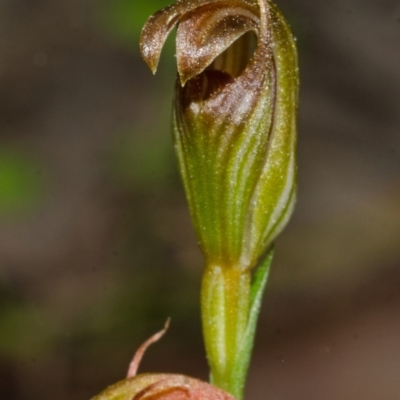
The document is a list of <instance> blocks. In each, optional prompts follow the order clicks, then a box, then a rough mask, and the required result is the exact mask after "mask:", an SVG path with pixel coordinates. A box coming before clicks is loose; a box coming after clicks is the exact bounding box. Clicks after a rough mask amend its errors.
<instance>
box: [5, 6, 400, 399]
mask: <svg viewBox="0 0 400 400" xmlns="http://www.w3.org/2000/svg"><path fill="white" fill-rule="evenodd" d="M168 3H169V1H168V0H68V1H54V0H36V1H31V0H0V135H1V136H0V138H1V143H0V399H1V400H27V399H40V400H50V399H54V398H56V399H57V400H64V399H65V400H66V399H75V400H86V399H89V398H90V397H91V396H93V395H95V394H97V393H98V392H99V391H101V390H102V389H104V388H105V387H106V386H107V385H109V384H111V383H113V382H115V381H117V380H120V379H122V378H123V377H124V375H125V373H126V369H127V365H128V363H129V361H130V358H131V356H132V355H133V353H134V351H135V349H136V348H137V347H138V345H139V344H140V343H141V342H142V341H143V340H144V339H146V338H147V337H148V336H149V335H151V334H152V333H154V332H155V331H157V330H159V329H160V328H161V326H162V325H163V324H164V321H165V319H166V318H167V317H168V316H171V317H172V326H171V328H170V330H169V332H168V334H167V335H166V337H165V338H164V339H163V340H162V341H161V342H159V343H158V344H156V345H154V346H153V347H152V348H151V349H150V350H149V351H148V353H147V354H146V357H145V359H144V361H143V363H142V366H141V371H152V372H156V371H165V372H167V371H168V372H178V373H184V374H189V375H194V376H198V377H200V378H203V379H206V378H207V366H206V362H205V358H204V351H203V347H202V346H203V345H202V338H201V333H200V320H199V305H198V297H199V285H200V277H201V273H202V258H201V255H200V253H199V250H198V248H197V246H196V241H195V237H194V234H193V231H192V227H191V225H190V220H189V216H188V211H187V207H186V204H185V199H184V195H183V190H182V187H181V183H180V181H179V176H178V172H177V169H176V166H175V160H174V154H173V149H172V144H171V135H170V110H171V96H172V88H173V84H174V79H175V73H176V72H175V59H174V56H173V54H174V41H173V38H171V39H172V40H169V42H168V45H167V49H166V51H164V54H163V58H162V62H161V66H160V68H159V72H158V74H157V75H156V76H155V77H153V76H152V75H151V73H150V71H149V70H148V69H147V67H146V66H145V64H144V63H143V62H142V60H141V58H140V55H139V53H138V37H139V33H140V29H141V26H142V25H143V23H144V21H145V20H146V18H147V17H148V16H149V15H150V14H152V13H153V12H155V11H156V10H158V9H159V8H161V7H163V6H166V5H167V4H168ZM278 4H279V6H280V7H281V8H282V9H283V10H284V12H285V14H286V16H287V18H288V19H289V20H290V22H291V24H292V26H293V29H294V31H295V34H296V36H297V39H298V45H299V51H300V64H301V82H302V85H301V99H300V115H299V148H298V157H299V200H298V204H297V208H296V212H295V215H294V217H293V219H292V221H291V223H290V224H289V226H288V228H287V229H286V230H285V231H284V233H283V234H282V235H281V237H280V238H279V239H278V241H277V252H276V259H275V262H274V265H273V271H272V275H271V278H270V282H269V287H268V290H267V294H266V296H265V299H264V305H263V309H262V315H261V320H260V326H259V330H258V335H257V342H256V347H255V354H254V358H253V363H252V367H251V371H250V376H249V381H248V396H247V399H252V400H264V399H266V400H268V399H270V400H350V399H351V400H354V399H363V400H378V399H379V400H381V399H385V400H398V399H399V398H400V380H399V377H398V375H399V370H400V245H399V242H400V3H399V2H398V1H394V0H380V1H374V0H363V1H361V0H333V1H317V0H314V1H311V0H305V1H295V0H280V1H279V3H278Z"/></svg>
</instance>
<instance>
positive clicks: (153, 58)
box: [140, 5, 184, 74]
mask: <svg viewBox="0 0 400 400" xmlns="http://www.w3.org/2000/svg"><path fill="white" fill-rule="evenodd" d="M182 12H184V7H183V6H178V5H173V6H169V7H166V8H164V9H162V10H160V11H158V12H157V13H155V14H154V15H152V16H151V17H150V18H149V19H148V20H147V22H146V25H145V26H144V27H143V30H142V34H141V37H140V51H141V53H142V57H143V59H144V61H145V62H146V63H147V65H148V66H149V68H150V69H151V71H152V72H153V74H155V73H156V71H157V66H158V62H159V60H160V55H161V50H162V48H163V46H164V43H165V41H166V40H167V37H168V35H169V33H170V32H171V30H172V29H173V27H174V26H175V25H176V23H177V22H178V20H179V18H180V16H181V14H182Z"/></svg>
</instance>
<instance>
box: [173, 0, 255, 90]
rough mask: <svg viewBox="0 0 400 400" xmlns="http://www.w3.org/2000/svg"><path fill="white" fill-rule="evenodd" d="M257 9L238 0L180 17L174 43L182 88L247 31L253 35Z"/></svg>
mask: <svg viewBox="0 0 400 400" xmlns="http://www.w3.org/2000/svg"><path fill="white" fill-rule="evenodd" d="M258 25H259V19H258V17H257V9H256V8H255V7H253V6H251V5H250V4H248V3H246V2H244V1H240V0H230V1H229V0H227V1H218V2H213V3H209V4H206V5H203V6H201V7H197V8H196V9H194V10H193V11H191V12H188V13H186V14H185V15H184V16H182V19H181V21H180V23H179V26H178V33H177V39H176V48H177V62H178V72H179V75H180V79H181V83H182V85H184V84H185V83H186V82H187V81H188V80H189V79H191V78H193V77H195V76H196V75H198V74H200V73H201V72H202V71H203V70H204V69H205V68H206V67H207V66H209V65H210V64H211V63H212V62H213V61H214V60H215V58H216V57H217V56H218V55H220V54H221V53H222V52H223V51H224V50H226V49H227V48H228V47H229V46H230V45H231V44H232V43H233V42H235V41H236V40H237V39H238V38H239V37H240V36H242V35H243V34H244V33H246V32H248V31H254V32H256V33H257V27H258Z"/></svg>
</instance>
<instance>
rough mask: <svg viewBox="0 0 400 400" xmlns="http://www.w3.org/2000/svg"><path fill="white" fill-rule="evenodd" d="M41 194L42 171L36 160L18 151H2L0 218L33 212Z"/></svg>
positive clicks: (0, 161)
mask: <svg viewBox="0 0 400 400" xmlns="http://www.w3.org/2000/svg"><path fill="white" fill-rule="evenodd" d="M41 193H43V185H42V179H41V169H40V166H39V165H38V164H37V163H36V162H35V160H33V159H31V158H30V157H29V155H26V154H24V153H22V152H18V151H16V150H11V149H2V150H0V217H2V216H10V215H12V216H14V215H16V214H17V213H21V212H26V211H30V210H32V208H33V207H34V206H35V205H36V204H37V203H38V200H39V197H40V195H41Z"/></svg>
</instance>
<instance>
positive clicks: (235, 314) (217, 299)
mask: <svg viewBox="0 0 400 400" xmlns="http://www.w3.org/2000/svg"><path fill="white" fill-rule="evenodd" d="M271 261H272V251H271V252H270V253H269V254H268V256H267V258H266V260H265V261H264V262H263V263H262V264H261V266H260V267H259V268H258V270H257V271H256V273H255V275H254V277H253V279H252V278H251V273H250V271H249V270H243V269H240V268H236V267H225V266H224V267H221V266H217V265H209V266H208V267H207V268H206V270H205V273H204V276H203V283H202V293H201V298H202V320H203V331H204V340H205V346H206V351H207V356H208V362H209V365H210V368H211V381H212V383H213V384H214V385H215V386H217V387H219V388H221V389H223V390H225V391H227V392H229V393H231V394H232V395H233V396H235V397H236V398H237V399H242V398H243V390H244V386H245V381H246V376H247V370H248V366H249V363H250V357H251V352H252V348H253V342H254V334H255V328H256V325H257V318H258V314H259V310H260V306H261V298H262V293H263V291H264V288H265V285H266V281H267V277H268V271H269V266H270V264H271Z"/></svg>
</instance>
